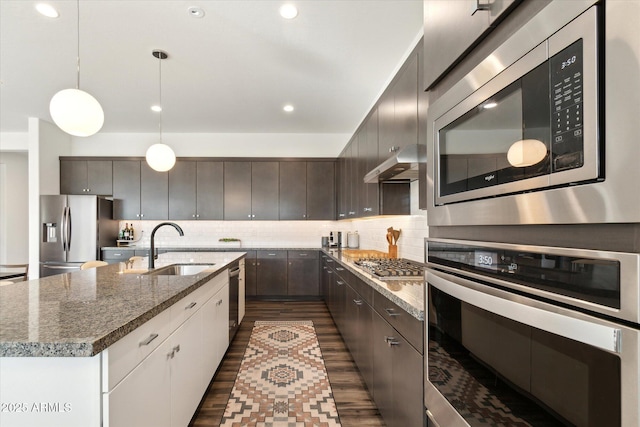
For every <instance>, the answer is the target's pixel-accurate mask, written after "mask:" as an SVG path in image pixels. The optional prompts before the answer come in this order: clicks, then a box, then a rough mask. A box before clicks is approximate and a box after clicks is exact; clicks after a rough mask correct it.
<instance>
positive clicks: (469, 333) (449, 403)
mask: <svg viewBox="0 0 640 427" xmlns="http://www.w3.org/2000/svg"><path fill="white" fill-rule="evenodd" d="M426 254H427V261H428V262H427V269H426V287H427V288H426V292H425V294H426V295H425V297H426V304H425V307H426V308H427V313H428V314H427V319H426V320H427V321H426V327H425V333H426V339H425V342H426V343H428V346H427V347H428V350H427V351H425V353H426V357H425V376H426V380H425V406H426V408H427V415H428V417H429V419H430V420H431V422H432V424H433V425H434V426H436V427H438V426H440V427H445V426H446V427H458V426H472V427H476V426H483V427H484V426H562V425H572V426H580V427H587V426H588V427H601V426H607V427H614V426H623V427H637V426H638V425H640V409H639V405H638V388H639V382H640V380H639V374H640V367H639V365H640V358H639V355H640V341H639V337H640V331H639V328H640V326H639V322H640V320H639V319H640V297H639V290H638V289H639V287H640V285H639V283H640V255H639V254H637V253H619V252H610V251H596V250H580V249H575V248H557V247H544V246H527V245H516V244H502V243H495V242H491V243H490V242H477V241H467V240H452V239H432V238H429V239H427V240H426Z"/></svg>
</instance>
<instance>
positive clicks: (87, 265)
mask: <svg viewBox="0 0 640 427" xmlns="http://www.w3.org/2000/svg"><path fill="white" fill-rule="evenodd" d="M104 265H109V263H108V262H106V261H87V262H85V263H84V264H82V265H81V266H80V270H87V269H89V268H96V267H102V266H104Z"/></svg>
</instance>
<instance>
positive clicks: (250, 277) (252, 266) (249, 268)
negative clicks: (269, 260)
mask: <svg viewBox="0 0 640 427" xmlns="http://www.w3.org/2000/svg"><path fill="white" fill-rule="evenodd" d="M256 268H257V259H256V251H247V255H246V256H245V263H244V278H245V289H244V290H245V295H246V296H256V295H257V290H256V284H257V270H256Z"/></svg>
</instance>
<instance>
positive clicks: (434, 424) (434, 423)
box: [427, 409, 440, 427]
mask: <svg viewBox="0 0 640 427" xmlns="http://www.w3.org/2000/svg"><path fill="white" fill-rule="evenodd" d="M427 418H429V421H431V424H433V427H440V424H438V422H437V421H436V420H435V418H434V417H433V413H432V412H431V411H430V410H428V409H427Z"/></svg>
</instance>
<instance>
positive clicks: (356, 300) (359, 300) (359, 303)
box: [353, 299, 362, 305]
mask: <svg viewBox="0 0 640 427" xmlns="http://www.w3.org/2000/svg"><path fill="white" fill-rule="evenodd" d="M353 303H354V304H355V305H362V300H361V299H354V300H353Z"/></svg>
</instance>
